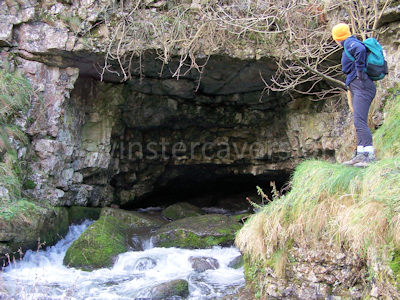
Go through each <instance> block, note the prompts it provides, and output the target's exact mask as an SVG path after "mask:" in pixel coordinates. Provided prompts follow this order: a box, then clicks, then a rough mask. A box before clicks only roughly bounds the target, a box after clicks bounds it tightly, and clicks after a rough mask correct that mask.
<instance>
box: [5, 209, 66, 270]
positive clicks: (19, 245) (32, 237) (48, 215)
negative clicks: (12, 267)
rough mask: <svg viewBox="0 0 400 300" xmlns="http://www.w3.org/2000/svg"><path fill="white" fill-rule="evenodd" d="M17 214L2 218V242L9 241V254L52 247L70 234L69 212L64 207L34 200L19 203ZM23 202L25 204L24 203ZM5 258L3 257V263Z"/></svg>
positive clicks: (16, 255)
mask: <svg viewBox="0 0 400 300" xmlns="http://www.w3.org/2000/svg"><path fill="white" fill-rule="evenodd" d="M20 205H21V207H20V208H18V209H17V208H16V211H18V215H14V216H13V217H12V218H10V219H4V218H0V241H1V242H3V243H6V245H7V246H6V249H7V250H9V251H10V252H8V253H9V254H10V257H11V258H12V257H15V258H18V259H19V258H20V254H17V251H18V249H21V251H22V253H25V252H26V250H28V249H32V250H36V249H38V247H39V248H40V247H43V246H46V247H47V246H52V245H54V244H55V243H56V242H58V241H59V239H60V238H61V237H63V236H65V235H66V234H67V233H68V225H69V224H68V213H67V209H66V208H62V207H43V206H39V205H36V204H34V203H33V202H25V203H21V204H16V206H18V207H19V206H20ZM22 205H23V206H22ZM4 261H6V260H5V258H4V256H1V257H0V263H2V262H4Z"/></svg>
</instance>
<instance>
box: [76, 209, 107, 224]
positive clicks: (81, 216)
mask: <svg viewBox="0 0 400 300" xmlns="http://www.w3.org/2000/svg"><path fill="white" fill-rule="evenodd" d="M100 213H101V208H99V207H85V206H71V207H69V208H68V220H69V224H80V223H82V222H83V221H85V220H97V219H98V218H99V217H100Z"/></svg>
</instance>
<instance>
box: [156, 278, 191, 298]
mask: <svg viewBox="0 0 400 300" xmlns="http://www.w3.org/2000/svg"><path fill="white" fill-rule="evenodd" d="M188 295H189V283H188V282H187V281H186V280H183V279H177V280H173V281H169V282H166V283H163V284H160V285H157V286H155V287H153V288H152V289H151V296H152V298H154V299H169V298H171V299H172V298H173V297H177V296H178V297H183V298H185V297H187V296H188Z"/></svg>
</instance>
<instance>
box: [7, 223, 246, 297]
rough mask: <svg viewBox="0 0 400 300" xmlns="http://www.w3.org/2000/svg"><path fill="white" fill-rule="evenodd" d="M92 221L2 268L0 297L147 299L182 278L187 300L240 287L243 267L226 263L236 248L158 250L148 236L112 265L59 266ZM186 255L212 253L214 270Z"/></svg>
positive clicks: (235, 291)
mask: <svg viewBox="0 0 400 300" xmlns="http://www.w3.org/2000/svg"><path fill="white" fill-rule="evenodd" d="M91 222H92V221H85V222H84V223H83V224H81V225H72V226H70V230H69V233H68V234H67V236H66V237H65V238H64V239H62V240H61V241H59V242H58V243H57V244H56V245H55V246H52V247H47V248H46V249H45V250H39V251H30V250H29V251H28V252H27V253H26V254H25V256H24V258H23V259H22V260H20V261H17V262H15V263H12V264H10V265H9V266H8V267H7V268H5V269H4V271H3V272H2V273H0V275H1V277H0V299H1V300H6V299H7V300H8V299H21V300H26V299H32V300H34V299H35V300H36V299H38V300H39V299H40V300H50V299H71V300H73V299H76V300H78V299H79V300H80V299H89V300H95V299H96V300H106V299H152V298H151V296H150V295H151V293H150V291H151V289H152V288H153V287H154V286H156V285H159V284H162V283H165V282H169V281H171V280H175V279H184V280H186V281H187V282H188V283H189V292H190V294H189V297H188V298H187V299H188V300H194V299H199V300H200V299H204V300H205V299H221V298H223V297H224V296H227V295H233V294H235V293H237V292H238V290H239V289H240V288H242V287H244V285H245V280H244V272H243V267H242V268H239V269H233V268H230V267H229V266H228V265H229V263H230V262H231V261H232V260H233V259H234V258H236V257H237V256H239V255H240V252H239V250H238V249H236V248H235V247H214V248H212V249H199V250H185V249H179V248H157V247H153V246H152V243H151V239H148V240H144V241H141V244H142V249H143V251H129V252H125V253H122V254H120V255H119V256H118V259H117V260H116V262H115V263H114V265H113V267H112V268H104V269H99V270H95V271H92V272H86V271H81V270H78V269H75V268H69V267H67V266H64V265H63V263H62V262H63V258H64V256H65V253H66V251H67V249H68V247H69V246H70V245H71V244H72V242H73V241H74V240H75V239H76V238H78V237H79V235H80V234H81V233H82V232H83V231H84V230H85V229H86V228H87V227H88V226H89V225H90V224H91ZM136 242H137V241H136ZM190 257H212V258H214V259H216V260H217V261H218V263H219V268H218V269H213V270H206V271H203V272H200V271H196V270H194V269H193V268H192V265H191V263H190V261H189V258H190ZM170 299H174V300H177V299H181V298H180V297H173V298H170Z"/></svg>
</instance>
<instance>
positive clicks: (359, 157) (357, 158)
mask: <svg viewBox="0 0 400 300" xmlns="http://www.w3.org/2000/svg"><path fill="white" fill-rule="evenodd" d="M364 158H365V156H364V153H357V151H355V152H354V157H353V158H352V159H350V160H348V161H345V162H343V163H342V165H345V166H354V164H357V163H360V162H362V161H363V160H364Z"/></svg>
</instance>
